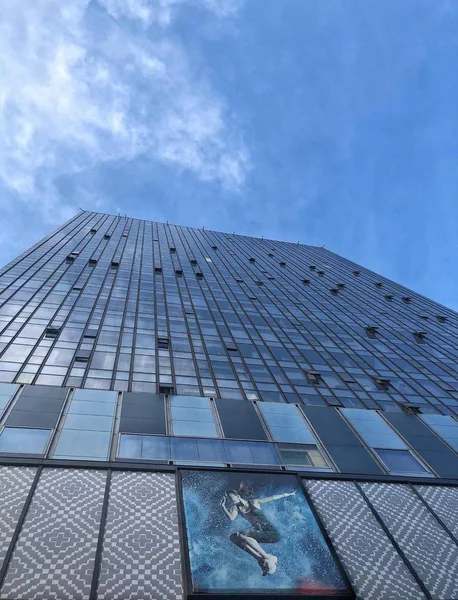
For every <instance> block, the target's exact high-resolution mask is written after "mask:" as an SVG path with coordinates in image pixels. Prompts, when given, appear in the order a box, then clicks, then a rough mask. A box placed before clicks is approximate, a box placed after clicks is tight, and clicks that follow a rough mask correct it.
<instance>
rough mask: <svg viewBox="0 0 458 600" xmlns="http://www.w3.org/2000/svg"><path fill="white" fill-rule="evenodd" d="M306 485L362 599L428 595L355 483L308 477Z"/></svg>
mask: <svg viewBox="0 0 458 600" xmlns="http://www.w3.org/2000/svg"><path fill="white" fill-rule="evenodd" d="M306 487H307V490H308V491H309V493H310V496H311V498H312V500H313V503H314V505H315V507H316V508H317V510H318V512H319V514H320V516H321V518H322V520H323V523H324V525H325V527H326V529H327V531H328V534H329V537H330V538H331V541H332V543H333V545H334V547H335V549H336V551H337V554H338V555H339V557H340V559H341V561H342V563H343V565H344V566H345V568H346V571H347V574H348V576H349V578H350V581H351V583H352V585H353V587H354V588H355V590H356V592H357V594H358V598H359V599H361V600H421V599H422V598H425V596H424V594H423V593H422V591H421V589H420V587H419V586H418V584H417V583H416V581H415V580H414V579H413V577H412V575H411V574H410V572H409V570H408V569H407V567H406V565H405V564H404V562H403V561H402V559H401V558H400V556H399V555H398V553H397V552H396V550H395V548H394V547H393V545H392V544H391V542H390V540H389V539H388V538H387V536H386V535H385V533H384V531H383V529H382V528H381V527H380V525H379V523H377V520H376V519H375V517H374V515H373V514H372V513H371V511H370V509H369V507H368V506H367V503H366V502H365V501H364V499H363V497H362V496H361V494H360V493H359V491H358V490H357V488H356V486H355V485H354V484H353V483H351V482H343V481H307V482H306Z"/></svg>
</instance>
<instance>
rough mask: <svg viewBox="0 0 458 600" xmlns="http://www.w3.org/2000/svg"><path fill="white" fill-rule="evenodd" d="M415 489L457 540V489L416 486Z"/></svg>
mask: <svg viewBox="0 0 458 600" xmlns="http://www.w3.org/2000/svg"><path fill="white" fill-rule="evenodd" d="M415 489H416V490H417V492H419V493H420V494H421V495H422V496H423V498H424V499H425V500H426V502H427V503H428V504H429V506H430V507H431V508H432V509H433V511H434V512H435V513H436V514H437V516H438V517H439V518H440V519H442V521H443V522H444V524H445V525H446V526H447V527H448V528H449V529H450V531H451V532H452V534H453V535H454V536H455V537H456V538H458V488H452V487H441V486H438V485H418V486H415Z"/></svg>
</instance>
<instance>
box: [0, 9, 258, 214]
mask: <svg viewBox="0 0 458 600" xmlns="http://www.w3.org/2000/svg"><path fill="white" fill-rule="evenodd" d="M184 5H190V6H191V7H192V6H193V5H194V7H196V6H197V5H200V8H201V9H205V10H207V11H210V13H211V14H212V18H214V19H217V20H221V19H228V18H233V17H234V16H235V15H236V13H237V10H238V8H239V6H240V2H239V0H233V1H232V2H231V1H230V0H221V1H220V2H218V1H217V0H98V2H94V1H93V2H90V0H65V1H62V0H21V1H20V2H18V0H3V1H2V4H1V6H0V183H1V184H2V185H3V187H5V188H6V189H7V190H9V191H10V192H12V193H17V197H18V198H20V199H21V200H22V201H24V202H26V203H28V204H34V205H36V206H37V207H39V208H40V210H41V214H42V216H45V217H46V218H47V219H48V220H55V221H59V220H62V217H63V215H64V214H65V216H67V213H68V211H69V207H68V206H65V202H64V200H63V198H61V197H60V196H59V193H58V191H57V188H56V182H57V181H58V179H59V178H60V177H62V176H68V175H70V176H71V175H73V174H76V173H79V172H81V171H85V170H88V169H90V168H92V167H94V166H97V165H98V164H102V163H106V162H109V161H129V160H131V159H133V158H135V157H137V156H139V155H143V156H146V157H148V158H149V159H150V160H151V161H160V162H162V163H164V164H167V165H171V166H173V167H175V168H178V169H180V170H181V169H185V170H189V171H191V172H192V173H194V174H195V175H196V176H197V177H198V178H200V179H201V180H203V181H219V182H220V183H221V184H222V185H223V186H226V187H229V188H234V189H237V188H238V187H239V186H240V185H241V184H243V181H244V178H245V176H246V172H247V169H248V168H249V157H248V152H247V150H246V149H245V147H244V145H243V142H241V141H240V138H241V136H240V132H238V131H237V127H236V125H235V124H234V123H232V122H231V120H230V117H229V116H228V111H227V108H226V106H225V102H224V98H222V97H221V96H219V95H218V93H217V92H216V91H215V90H214V89H213V88H212V86H211V82H210V81H208V80H206V79H205V78H204V77H203V76H202V75H200V71H199V73H198V72H197V69H194V68H193V66H192V63H191V61H190V60H189V57H188V55H187V52H186V48H185V47H184V45H183V43H182V42H181V41H180V40H179V37H178V36H177V34H176V31H175V30H174V19H175V17H176V16H177V14H178V13H179V11H180V10H182V9H183V6H184ZM91 193H96V191H95V192H94V191H92V192H91ZM1 206H2V200H0V208H1Z"/></svg>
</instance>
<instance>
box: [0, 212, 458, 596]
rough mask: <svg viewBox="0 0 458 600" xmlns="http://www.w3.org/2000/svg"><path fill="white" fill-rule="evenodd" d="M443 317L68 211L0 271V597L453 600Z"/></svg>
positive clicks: (233, 241)
mask: <svg viewBox="0 0 458 600" xmlns="http://www.w3.org/2000/svg"><path fill="white" fill-rule="evenodd" d="M457 335H458V319H457V315H456V313H454V312H453V311H451V310H449V309H446V308H444V307H442V306H440V305H438V304H437V303H435V302H432V301H431V300H428V299H426V298H424V297H422V296H420V295H419V294H416V293H414V292H412V291H410V290H408V289H406V288H404V287H402V286H400V285H398V284H396V283H393V282H391V281H389V280H387V279H386V278H384V277H380V276H378V275H376V274H374V273H373V272H371V271H368V270H367V269H365V268H363V267H360V266H358V265H356V264H354V263H352V262H350V261H348V260H346V259H344V258H341V257H339V256H337V255H335V254H333V253H332V252H330V251H328V250H326V249H324V248H319V247H313V246H306V245H302V244H294V243H285V242H278V241H272V240H265V239H258V238H253V237H246V236H238V235H235V234H226V233H220V232H214V231H207V230H204V229H192V228H187V227H180V226H175V225H170V224H163V223H155V222H149V221H141V220H137V219H131V218H127V217H120V216H110V215H104V214H99V213H93V212H87V211H84V212H81V213H79V214H78V215H76V216H75V217H74V218H73V219H71V220H70V221H69V222H68V223H66V224H64V225H63V226H62V227H60V228H59V229H57V230H56V231H55V232H53V233H52V234H50V235H49V236H47V237H46V238H45V239H44V240H42V241H41V242H39V243H37V244H36V245H35V246H33V247H32V248H30V249H29V250H27V251H26V252H24V253H23V254H22V255H21V256H19V257H18V258H17V259H15V260H13V261H12V262H11V263H10V264H9V265H7V266H6V267H4V268H3V269H2V270H1V271H0V352H1V355H0V382H1V383H0V418H1V420H0V463H1V465H2V466H1V467H0V523H1V524H2V526H1V527H0V565H2V567H1V569H0V598H11V599H17V600H19V599H23V598H27V599H48V598H58V599H61V598H62V599H67V598H72V599H73V598H74V599H77V598H78V599H86V598H87V599H91V600H92V599H95V598H100V599H104V600H108V599H127V598H129V599H134V598H138V599H140V598H141V599H143V600H146V599H153V598H154V599H163V598H167V599H172V598H173V599H175V598H186V597H196V598H200V597H202V598H203V597H205V598H212V597H215V598H216V597H220V596H223V597H233V596H235V595H236V596H237V598H239V599H240V598H245V597H246V598H250V597H252V596H253V594H255V595H256V594H257V597H269V595H286V597H296V596H297V597H299V596H300V597H304V596H307V595H308V596H311V595H314V596H315V597H317V596H318V597H323V598H327V597H332V598H338V597H339V598H351V597H355V595H356V596H357V597H358V598H361V599H368V600H372V599H374V600H384V599H388V598H390V599H401V598H402V599H406V598H407V599H412V600H414V599H415V600H417V599H420V598H437V599H439V600H440V599H442V600H451V599H454V598H458V489H457V487H456V485H457V484H458V366H457V364H458V345H457V343H456V341H457V339H458V338H457Z"/></svg>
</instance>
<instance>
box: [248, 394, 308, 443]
mask: <svg viewBox="0 0 458 600" xmlns="http://www.w3.org/2000/svg"><path fill="white" fill-rule="evenodd" d="M258 407H259V409H260V411H261V413H262V415H263V417H264V419H265V420H266V423H267V425H268V426H269V429H270V432H271V434H272V438H273V439H274V440H275V441H277V442H297V443H300V444H301V443H302V444H315V438H314V437H313V435H312V432H311V431H310V429H309V427H308V426H307V424H306V422H305V421H304V419H303V417H302V416H301V414H300V413H299V410H298V408H297V407H296V406H295V405H294V404H280V403H276V402H260V403H259V404H258Z"/></svg>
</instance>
